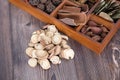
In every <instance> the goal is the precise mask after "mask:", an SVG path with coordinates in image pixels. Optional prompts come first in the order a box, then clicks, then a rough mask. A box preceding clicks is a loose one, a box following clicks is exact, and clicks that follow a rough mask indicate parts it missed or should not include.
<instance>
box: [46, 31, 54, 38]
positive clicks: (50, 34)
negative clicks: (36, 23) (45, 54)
mask: <svg viewBox="0 0 120 80" xmlns="http://www.w3.org/2000/svg"><path fill="white" fill-rule="evenodd" d="M53 35H54V33H53V32H52V31H47V32H46V36H47V37H50V38H51V37H53Z"/></svg>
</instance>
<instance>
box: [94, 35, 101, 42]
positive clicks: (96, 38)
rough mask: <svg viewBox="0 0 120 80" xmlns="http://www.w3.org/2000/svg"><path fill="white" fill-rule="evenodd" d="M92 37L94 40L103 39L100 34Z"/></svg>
mask: <svg viewBox="0 0 120 80" xmlns="http://www.w3.org/2000/svg"><path fill="white" fill-rule="evenodd" d="M92 39H93V40H94V41H98V42H99V41H100V40H101V37H100V36H98V35H95V36H94V37H92Z"/></svg>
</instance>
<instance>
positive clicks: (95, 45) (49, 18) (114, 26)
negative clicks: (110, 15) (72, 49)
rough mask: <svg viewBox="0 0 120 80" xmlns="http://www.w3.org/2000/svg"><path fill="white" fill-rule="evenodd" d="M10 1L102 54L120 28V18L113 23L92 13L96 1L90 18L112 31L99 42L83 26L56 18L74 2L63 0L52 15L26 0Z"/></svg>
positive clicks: (89, 15)
mask: <svg viewBox="0 0 120 80" xmlns="http://www.w3.org/2000/svg"><path fill="white" fill-rule="evenodd" d="M9 1H10V2H11V3H12V4H14V5H15V6H17V7H19V8H21V9H23V10H25V11H27V12H28V13H30V14H31V15H33V16H34V17H36V18H37V19H39V20H41V21H43V22H45V23H48V24H54V25H56V27H57V28H58V29H59V30H60V31H61V32H63V33H65V34H66V35H68V36H69V37H70V38H72V39H74V40H76V41H78V42H79V43H80V44H82V45H84V46H86V47H87V48H89V49H91V50H92V51H94V52H95V53H97V54H100V53H101V52H102V51H103V49H104V48H105V47H106V45H107V44H108V43H109V41H110V40H111V39H112V37H113V36H114V35H115V33H116V32H117V30H118V29H119V26H120V20H118V21H117V22H116V23H111V22H109V21H107V20H105V19H103V18H101V17H98V16H95V15H92V14H90V13H91V12H92V11H93V10H94V8H95V7H96V5H97V4H98V3H96V4H95V6H93V8H91V9H90V11H89V12H88V14H87V16H88V17H89V20H93V21H95V22H97V23H99V24H103V25H105V26H106V27H107V28H108V29H109V30H110V32H109V33H108V34H107V36H106V37H105V38H104V40H103V41H102V42H101V43H99V42H96V41H93V40H92V39H90V38H88V37H87V36H85V35H83V34H82V33H81V32H80V29H81V28H82V26H78V27H76V28H72V27H70V26H68V25H66V24H64V23H62V22H61V21H59V20H58V19H57V18H56V15H57V12H58V10H59V9H61V8H62V7H63V6H64V5H65V4H72V5H74V3H72V2H70V1H68V0H63V1H62V3H61V4H60V5H59V6H58V7H57V8H56V9H55V10H54V11H53V12H52V13H51V14H50V15H49V14H47V13H45V12H43V11H41V10H40V9H37V8H34V7H32V6H31V5H29V4H28V3H27V2H25V1H24V0H9Z"/></svg>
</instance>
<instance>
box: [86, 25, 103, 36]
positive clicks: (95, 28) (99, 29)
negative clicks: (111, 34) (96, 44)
mask: <svg viewBox="0 0 120 80" xmlns="http://www.w3.org/2000/svg"><path fill="white" fill-rule="evenodd" d="M89 30H91V31H92V32H93V33H94V34H100V33H101V32H102V29H101V28H100V27H96V26H89V27H88V28H87V31H89Z"/></svg>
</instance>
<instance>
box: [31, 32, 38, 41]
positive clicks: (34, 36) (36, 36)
mask: <svg viewBox="0 0 120 80" xmlns="http://www.w3.org/2000/svg"><path fill="white" fill-rule="evenodd" d="M31 42H32V43H37V42H38V35H37V34H34V35H32V37H31Z"/></svg>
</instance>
